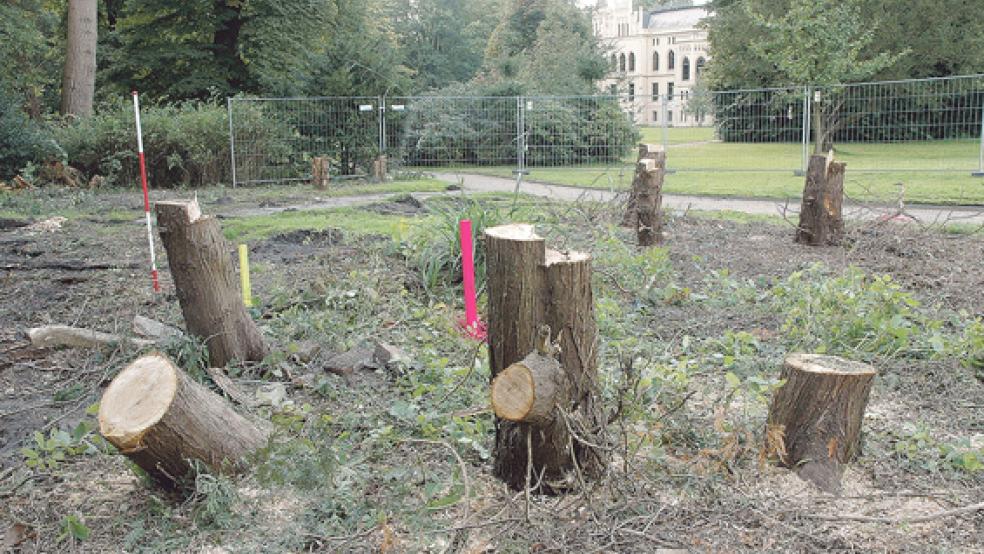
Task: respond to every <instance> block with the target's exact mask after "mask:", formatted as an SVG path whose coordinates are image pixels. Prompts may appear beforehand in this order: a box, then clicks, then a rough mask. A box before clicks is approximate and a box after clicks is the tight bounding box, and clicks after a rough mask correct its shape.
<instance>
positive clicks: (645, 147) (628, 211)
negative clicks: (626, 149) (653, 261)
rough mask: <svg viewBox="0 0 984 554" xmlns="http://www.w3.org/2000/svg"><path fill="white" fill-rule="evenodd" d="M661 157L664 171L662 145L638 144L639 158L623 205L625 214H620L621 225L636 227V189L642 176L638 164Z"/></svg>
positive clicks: (664, 161) (664, 154)
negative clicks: (627, 197)
mask: <svg viewBox="0 0 984 554" xmlns="http://www.w3.org/2000/svg"><path fill="white" fill-rule="evenodd" d="M659 159H662V162H663V163H662V167H663V169H664V171H665V169H666V152H664V151H663V147H662V145H659V144H640V145H639V158H638V159H637V160H636V165H635V173H633V176H632V188H631V189H630V190H629V201H628V202H627V203H626V205H625V214H624V215H623V216H622V226H623V227H636V224H637V222H638V217H637V206H638V195H639V193H638V190H639V181H640V179H641V178H642V175H641V167H642V166H640V164H641V163H643V162H644V161H645V160H659Z"/></svg>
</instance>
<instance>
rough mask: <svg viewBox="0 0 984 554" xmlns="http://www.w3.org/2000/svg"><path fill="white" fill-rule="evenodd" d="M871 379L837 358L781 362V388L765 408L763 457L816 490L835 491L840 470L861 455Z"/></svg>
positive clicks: (871, 371) (867, 369) (863, 367)
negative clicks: (766, 420)
mask: <svg viewBox="0 0 984 554" xmlns="http://www.w3.org/2000/svg"><path fill="white" fill-rule="evenodd" d="M877 373H878V372H877V371H876V370H875V368H873V367H871V366H870V365H868V364H864V363H860V362H854V361H851V360H845V359H844V358H840V357H837V356H824V355H820V354H790V355H789V356H787V357H786V360H785V364H784V366H783V370H782V379H783V380H784V381H785V383H784V384H783V386H782V387H781V388H779V390H777V391H776V393H775V396H774V397H773V399H772V404H771V405H770V406H769V419H768V424H767V428H766V452H767V454H769V455H770V456H772V457H775V458H777V459H778V461H779V463H780V464H781V465H783V466H785V467H789V468H791V469H794V470H796V472H797V473H798V474H799V476H800V477H802V478H803V479H805V480H807V481H810V482H812V483H814V484H816V485H817V486H818V487H820V488H821V489H823V490H825V491H828V492H836V491H838V490H839V489H840V479H841V474H842V473H843V466H844V464H847V463H850V462H851V461H852V460H854V458H855V457H857V455H858V454H859V453H860V450H861V426H862V422H863V420H864V410H865V407H866V406H867V404H868V395H869V393H870V392H871V385H872V383H873V381H874V378H875V375H876V374H877Z"/></svg>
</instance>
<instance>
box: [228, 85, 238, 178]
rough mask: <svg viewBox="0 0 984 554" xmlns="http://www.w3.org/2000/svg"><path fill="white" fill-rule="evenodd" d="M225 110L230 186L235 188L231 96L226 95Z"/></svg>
mask: <svg viewBox="0 0 984 554" xmlns="http://www.w3.org/2000/svg"><path fill="white" fill-rule="evenodd" d="M226 112H227V113H228V117H229V161H230V163H231V165H230V167H231V169H232V188H236V135H235V133H233V131H232V97H231V96H227V97H226Z"/></svg>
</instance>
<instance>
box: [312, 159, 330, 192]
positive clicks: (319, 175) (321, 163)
mask: <svg viewBox="0 0 984 554" xmlns="http://www.w3.org/2000/svg"><path fill="white" fill-rule="evenodd" d="M330 178H331V177H330V175H329V174H328V158H324V157H317V158H312V159H311V185H313V186H314V188H316V189H318V190H326V189H327V188H328V180H329V179H330Z"/></svg>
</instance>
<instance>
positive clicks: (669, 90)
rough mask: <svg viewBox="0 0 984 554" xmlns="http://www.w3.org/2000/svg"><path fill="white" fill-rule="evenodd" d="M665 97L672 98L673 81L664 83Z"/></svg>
mask: <svg viewBox="0 0 984 554" xmlns="http://www.w3.org/2000/svg"><path fill="white" fill-rule="evenodd" d="M666 98H667V99H668V100H671V101H672V100H673V81H670V82H669V83H666Z"/></svg>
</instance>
